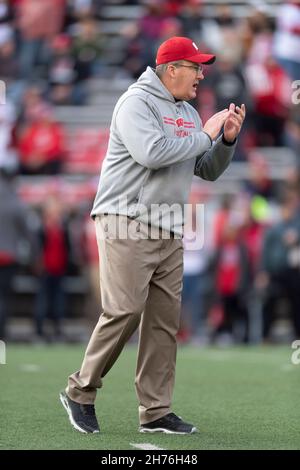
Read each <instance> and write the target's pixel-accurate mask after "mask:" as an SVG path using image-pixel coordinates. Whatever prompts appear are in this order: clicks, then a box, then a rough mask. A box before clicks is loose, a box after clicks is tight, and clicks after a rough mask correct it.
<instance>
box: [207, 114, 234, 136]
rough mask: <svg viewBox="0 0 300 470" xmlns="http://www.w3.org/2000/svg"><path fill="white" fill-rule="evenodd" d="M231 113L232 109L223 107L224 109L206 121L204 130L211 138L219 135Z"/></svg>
mask: <svg viewBox="0 0 300 470" xmlns="http://www.w3.org/2000/svg"><path fill="white" fill-rule="evenodd" d="M229 114H230V111H229V110H228V109H223V111H219V112H218V113H216V114H214V115H213V116H212V117H211V118H209V119H208V121H206V123H205V126H204V127H203V131H204V132H206V134H208V135H209V137H210V138H211V140H215V139H216V138H217V137H218V135H219V133H220V131H221V129H222V127H223V125H224V122H225V121H226V119H227V118H228V116H229Z"/></svg>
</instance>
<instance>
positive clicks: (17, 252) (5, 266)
mask: <svg viewBox="0 0 300 470" xmlns="http://www.w3.org/2000/svg"><path fill="white" fill-rule="evenodd" d="M15 174H16V166H15V164H14V163H13V162H12V163H10V162H8V161H6V162H5V163H4V162H2V163H1V166H0V219H1V230H0V339H2V340H3V339H5V338H6V334H7V331H6V326H7V320H8V317H9V315H10V312H11V306H10V300H11V293H12V284H13V279H14V276H15V274H16V272H17V267H18V263H19V262H20V260H21V255H22V248H23V251H24V243H25V244H27V247H28V248H31V253H32V254H33V252H34V250H33V249H34V247H35V243H34V233H33V232H32V231H31V230H32V229H31V228H30V214H29V211H28V209H27V208H26V207H25V206H24V205H23V204H22V203H21V201H20V199H19V197H18V195H17V193H16V190H15V187H14V184H13V177H14V176H15ZM29 253H30V252H28V254H29ZM27 258H28V259H27V261H28V262H29V257H27Z"/></svg>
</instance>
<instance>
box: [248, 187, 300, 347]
mask: <svg viewBox="0 0 300 470" xmlns="http://www.w3.org/2000/svg"><path fill="white" fill-rule="evenodd" d="M281 216H282V220H281V221H279V222H278V223H277V224H275V225H274V226H273V227H271V228H270V229H269V230H268V231H267V233H266V236H265V239H264V244H263V251H262V263H261V272H260V274H259V277H258V280H257V284H258V286H259V287H260V288H261V290H262V291H263V296H264V305H263V337H264V339H265V340H268V339H270V337H271V327H272V324H273V323H274V319H275V317H276V311H277V307H278V300H279V299H280V298H282V297H284V298H286V299H287V300H288V303H289V310H290V315H291V318H292V322H293V328H294V337H295V338H299V337H300V296H299V286H300V262H299V260H300V258H299V253H300V219H299V194H298V193H297V192H290V193H289V194H287V195H286V196H285V199H284V201H283V203H282V206H281Z"/></svg>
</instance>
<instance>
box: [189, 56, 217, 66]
mask: <svg viewBox="0 0 300 470" xmlns="http://www.w3.org/2000/svg"><path fill="white" fill-rule="evenodd" d="M185 60H189V61H190V62H196V63H197V64H208V65H210V64H213V63H214V61H215V60H216V56H215V55H212V54H195V55H193V56H191V57H186V58H185Z"/></svg>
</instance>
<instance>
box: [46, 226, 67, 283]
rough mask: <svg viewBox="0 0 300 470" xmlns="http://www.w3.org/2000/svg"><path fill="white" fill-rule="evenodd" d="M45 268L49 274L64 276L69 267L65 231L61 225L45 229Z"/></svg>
mask: <svg viewBox="0 0 300 470" xmlns="http://www.w3.org/2000/svg"><path fill="white" fill-rule="evenodd" d="M43 255H44V256H43V258H44V267H45V271H46V272H47V273H48V274H53V275H57V276H59V275H62V274H64V273H65V271H66V266H67V247H66V245H65V237H64V231H63V229H62V228H61V227H60V226H59V225H52V226H46V227H45V246H44V253H43Z"/></svg>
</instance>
